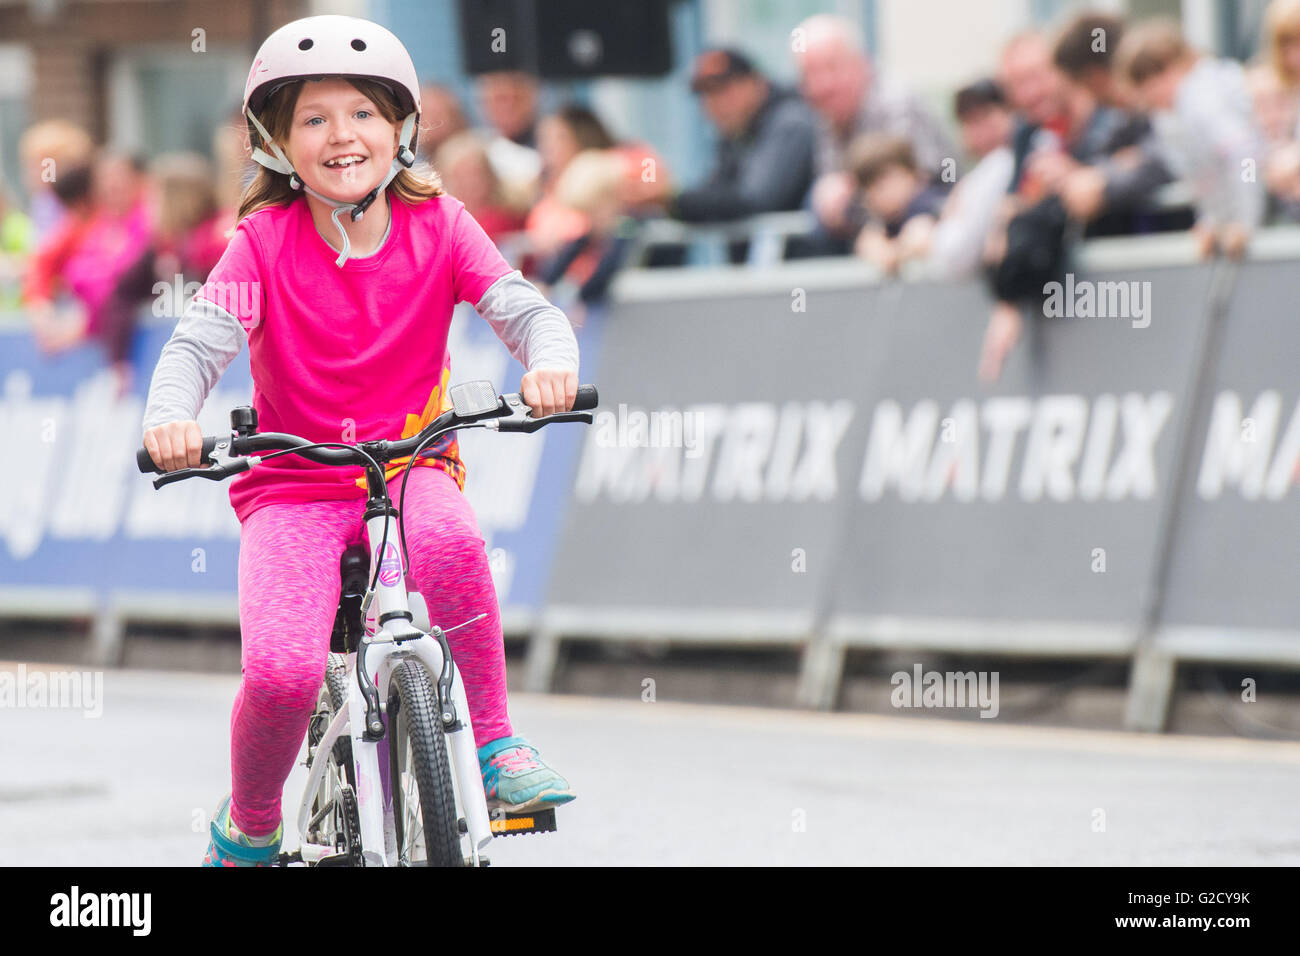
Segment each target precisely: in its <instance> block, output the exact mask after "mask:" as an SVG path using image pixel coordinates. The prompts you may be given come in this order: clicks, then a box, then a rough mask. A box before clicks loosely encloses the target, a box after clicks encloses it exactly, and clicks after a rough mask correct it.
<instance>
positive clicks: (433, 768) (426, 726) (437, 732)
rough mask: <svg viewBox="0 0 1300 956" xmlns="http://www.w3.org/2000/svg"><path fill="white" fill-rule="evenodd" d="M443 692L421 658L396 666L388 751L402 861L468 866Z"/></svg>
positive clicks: (399, 859)
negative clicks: (440, 693)
mask: <svg viewBox="0 0 1300 956" xmlns="http://www.w3.org/2000/svg"><path fill="white" fill-rule="evenodd" d="M438 713H439V711H438V695H437V692H436V691H435V690H434V687H433V682H432V681H431V680H430V679H429V673H428V671H426V670H425V669H424V667H423V666H421V665H420V664H419V663H418V662H417V661H412V660H407V661H403V662H402V663H401V664H398V665H397V667H395V668H394V669H393V678H392V684H391V685H390V690H389V697H388V728H389V739H388V754H389V769H390V771H391V776H390V780H391V785H392V788H393V819H394V823H395V825H396V830H397V853H398V862H399V864H400V865H401V866H464V865H465V860H464V857H462V856H461V846H460V830H459V827H458V823H457V818H456V793H455V791H454V790H453V789H452V783H451V764H450V761H449V760H448V758H447V741H446V737H445V736H444V734H443V730H442V721H441V719H439V716H438Z"/></svg>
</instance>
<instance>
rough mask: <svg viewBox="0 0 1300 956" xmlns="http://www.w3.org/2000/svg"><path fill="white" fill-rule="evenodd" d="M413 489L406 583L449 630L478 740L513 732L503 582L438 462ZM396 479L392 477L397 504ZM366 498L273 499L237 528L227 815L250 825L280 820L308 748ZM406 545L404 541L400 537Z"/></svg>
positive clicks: (423, 470)
mask: <svg viewBox="0 0 1300 956" xmlns="http://www.w3.org/2000/svg"><path fill="white" fill-rule="evenodd" d="M410 483H411V487H410V491H409V492H408V493H407V495H406V522H405V524H406V542H407V548H408V550H409V552H410V556H411V568H410V570H409V571H408V572H407V578H406V580H407V585H408V587H409V588H412V589H416V590H418V591H419V592H420V594H422V595H423V596H424V600H425V603H426V604H427V605H428V608H429V620H430V621H431V622H432V623H434V624H438V625H441V626H443V627H452V626H454V625H456V624H460V623H461V622H462V621H466V620H468V619H469V618H471V617H474V616H475V615H476V614H480V613H482V612H484V611H486V612H487V617H485V618H483V619H482V620H481V621H478V622H477V623H475V624H471V625H469V626H468V627H462V628H460V629H459V630H457V631H453V632H452V633H451V634H449V635H448V636H447V640H448V643H449V644H450V645H451V650H452V656H453V658H454V659H455V661H456V666H457V667H458V668H459V669H460V673H461V676H462V678H463V680H464V682H465V693H466V695H467V696H468V698H469V712H470V719H471V721H472V722H473V724H474V741H475V744H476V745H477V746H480V747H481V746H482V745H483V744H485V743H487V742H489V741H492V740H496V739H497V738H499V737H508V736H510V735H511V733H512V731H511V727H510V716H509V714H508V713H507V712H506V662H505V646H504V642H503V640H502V636H501V614H500V610H499V608H498V606H497V595H496V589H495V588H494V587H493V584H492V577H491V574H490V573H489V571H488V559H487V553H486V551H485V549H484V542H483V538H482V536H481V535H480V534H479V530H478V523H477V522H476V521H475V520H474V512H473V511H471V510H470V506H469V502H467V501H466V500H465V497H464V495H462V494H461V492H460V489H459V488H457V487H456V482H455V481H454V480H453V479H452V478H451V476H450V475H448V474H447V473H446V472H444V471H443V470H442V469H440V468H433V467H428V466H420V467H416V468H413V469H412V470H411V477H410ZM401 490H402V489H401V484H400V480H399V479H394V480H393V481H392V482H390V484H389V489H388V493H389V495H390V496H391V497H392V499H393V501H394V503H396V502H397V501H398V500H399V495H400V494H401ZM364 511H365V501H364V499H362V498H358V499H356V500H354V501H316V502H310V503H307V504H270V505H265V506H263V507H261V508H259V509H257V510H256V511H254V512H253V513H252V514H251V515H249V516H248V517H247V518H246V519H245V521H244V523H243V525H242V528H241V531H240V549H239V625H240V629H241V631H242V632H243V657H242V664H243V674H244V679H243V682H242V683H241V684H240V685H239V693H238V694H237V695H236V696H235V707H234V711H233V712H232V713H231V715H230V738H231V739H230V768H231V775H232V777H233V778H234V779H233V787H232V790H233V797H232V799H231V808H230V813H231V819H232V820H234V823H235V826H237V827H239V829H240V830H242V831H244V832H245V833H247V834H249V835H252V836H257V835H262V834H267V833H270V832H271V831H273V830H274V829H275V828H276V827H277V826H278V825H279V822H280V799H281V794H282V791H283V789H284V782H285V781H286V780H287V779H288V778H289V772H290V771H291V770H292V769H293V763H294V758H295V757H297V755H298V750H299V748H300V747H301V746H302V741H303V737H304V736H305V735H306V732H307V722H308V718H309V717H310V715H311V712H312V710H313V709H314V708H315V706H316V699H317V695H318V693H319V691H320V687H321V682H322V681H323V680H324V677H325V657H326V654H327V653H328V651H329V641H330V633H331V631H332V629H333V625H334V613H335V611H336V609H337V608H338V602H339V594H340V591H341V585H340V580H339V560H340V558H341V557H342V555H343V552H344V550H345V549H346V548H347V547H349V546H350V545H353V544H358V543H361V544H365V543H367V542H368V535H367V531H366V526H365V523H364V522H363V520H362V513H363V512H364ZM398 547H399V548H400V543H399V544H398Z"/></svg>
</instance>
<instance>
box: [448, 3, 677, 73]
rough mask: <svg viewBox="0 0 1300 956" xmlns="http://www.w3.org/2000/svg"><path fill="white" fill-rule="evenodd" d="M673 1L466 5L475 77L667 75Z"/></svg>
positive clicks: (464, 27)
mask: <svg viewBox="0 0 1300 956" xmlns="http://www.w3.org/2000/svg"><path fill="white" fill-rule="evenodd" d="M670 2H671V0H460V35H461V48H462V50H463V51H464V55H465V69H466V71H467V72H469V73H470V74H474V75H477V74H479V73H490V72H493V71H495V70H524V71H527V72H529V73H534V74H536V75H537V76H540V77H542V78H543V79H565V80H571V79H580V78H582V77H591V76H662V75H663V74H665V73H667V72H668V71H669V70H670V69H672V38H671V31H670V27H669V9H668V8H669V3H670Z"/></svg>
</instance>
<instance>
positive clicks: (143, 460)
mask: <svg viewBox="0 0 1300 956" xmlns="http://www.w3.org/2000/svg"><path fill="white" fill-rule="evenodd" d="M219 441H221V438H220V437H218V436H216V435H204V436H203V460H204V461H207V460H208V455H210V454H212V449H214V448H216V447H217V442H219ZM135 466H136V467H137V468H139V469H140V471H141V472H142V473H143V474H146V475H150V474H152V475H161V474H163V470H162V469H161V468H159V467H158V466H157V465H155V464H154V462H153V456H152V455H150V454H149V449H147V448H144V447H141V448H137V449H136V450H135Z"/></svg>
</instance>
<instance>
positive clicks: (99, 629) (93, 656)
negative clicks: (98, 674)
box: [90, 607, 126, 667]
mask: <svg viewBox="0 0 1300 956" xmlns="http://www.w3.org/2000/svg"><path fill="white" fill-rule="evenodd" d="M125 634H126V622H125V621H124V620H123V619H122V615H121V614H120V613H119V612H118V610H117V609H116V608H114V607H103V608H101V609H100V610H99V611H97V612H96V614H95V619H94V621H93V622H92V623H91V629H90V663H91V664H92V665H94V666H95V667H121V666H122V658H123V653H124V650H125V648H124V644H125Z"/></svg>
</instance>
